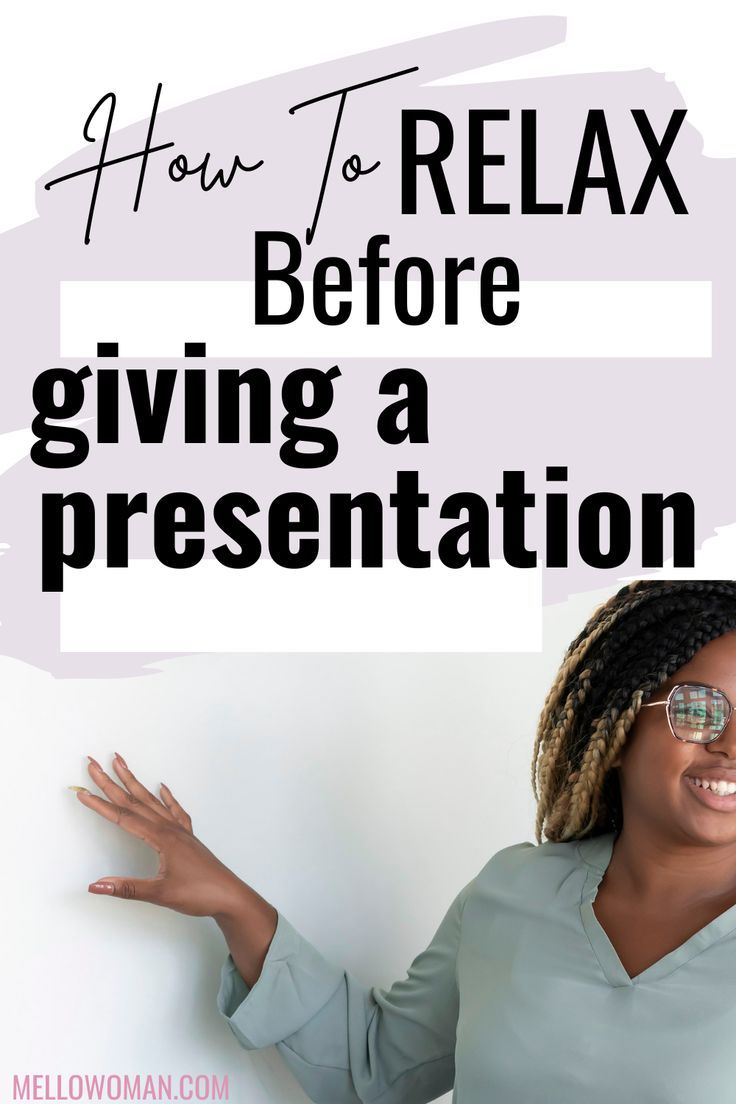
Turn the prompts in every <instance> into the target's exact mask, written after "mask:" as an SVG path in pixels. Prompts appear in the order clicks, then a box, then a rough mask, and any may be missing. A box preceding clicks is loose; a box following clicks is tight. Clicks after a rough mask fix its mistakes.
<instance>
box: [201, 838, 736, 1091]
mask: <svg viewBox="0 0 736 1104" xmlns="http://www.w3.org/2000/svg"><path fill="white" fill-rule="evenodd" d="M613 841H614V835H613V833H608V834H606V835H601V836H594V837H592V838H591V837H588V838H587V839H585V840H581V841H577V842H570V843H549V842H547V843H543V844H541V845H538V846H537V845H535V844H533V843H519V844H516V845H514V846H512V847H507V848H504V850H502V851H499V852H498V853H497V854H496V855H494V856H493V857H492V858H491V859H490V861H489V862H488V863H486V865H485V866H484V867H483V869H482V870H481V871H480V873H479V874H478V875H477V876H476V877H475V878H474V879H473V880H472V881H471V882H470V883H469V884H468V885H466V886H465V887H464V889H462V890H461V891H460V893H459V894H458V895H457V897H456V898H455V900H454V901H453V902H452V904H451V906H450V908H449V910H448V912H447V914H446V915H445V917H444V919H443V920H442V923H441V924H440V926H439V928H438V930H437V932H436V934H435V935H434V938H433V939H432V941H431V942H430V944H429V946H428V947H427V948H426V950H424V951H422V953H421V954H419V955H418V956H417V957H416V958H415V959H414V961H413V963H412V964H411V966H410V967H409V971H408V975H407V977H405V978H403V979H402V980H400V981H396V982H395V983H394V984H393V985H392V986H391V987H390V988H388V989H381V988H377V987H373V988H369V987H368V986H366V985H363V984H362V983H361V982H360V981H358V980H357V979H356V978H355V977H353V976H352V975H351V974H349V973H347V972H346V971H345V970H343V969H341V968H340V967H339V966H337V965H335V964H333V963H332V962H330V961H328V960H327V959H326V958H324V957H323V956H322V954H321V953H320V952H319V951H318V950H317V949H316V948H315V947H314V946H313V945H312V944H311V943H309V942H308V941H307V940H306V939H304V937H303V936H301V935H300V934H299V933H298V932H297V931H296V929H295V928H293V927H292V926H291V924H290V923H289V922H288V921H287V920H286V918H285V917H284V916H282V915H281V913H279V917H278V924H277V927H276V932H275V935H274V937H273V940H272V942H271V946H270V947H269V950H268V953H267V955H266V959H265V962H264V966H263V970H262V972H261V974H260V976H259V978H258V980H257V981H256V983H255V985H253V987H252V988H251V989H249V988H248V986H247V985H246V984H245V983H244V981H243V979H242V978H241V977H240V975H239V974H238V972H237V970H236V968H235V966H234V963H233V961H232V958H231V957H230V956H228V958H227V960H226V962H225V965H224V966H223V970H222V978H221V984H220V991H219V993H218V1007H219V1010H220V1012H221V1013H222V1014H223V1016H224V1017H225V1018H226V1019H227V1021H228V1023H229V1025H230V1027H231V1028H232V1031H233V1032H234V1034H235V1037H236V1038H237V1039H238V1041H239V1042H240V1043H241V1045H242V1046H243V1047H245V1048H246V1049H248V1050H253V1049H257V1048H260V1047H267V1046H271V1045H273V1044H275V1045H276V1047H277V1048H278V1050H279V1053H280V1054H281V1056H282V1058H283V1059H284V1061H285V1062H286V1063H287V1065H288V1066H289V1067H290V1069H291V1070H292V1072H293V1073H294V1075H295V1076H296V1078H297V1079H298V1081H299V1082H301V1085H302V1086H303V1088H304V1090H305V1091H306V1093H307V1095H308V1096H309V1097H310V1098H311V1099H312V1100H314V1101H317V1102H319V1104H356V1102H358V1101H362V1102H364V1104H368V1102H371V1104H373V1102H378V1101H380V1104H420V1102H422V1101H429V1100H434V1099H435V1098H436V1097H438V1096H441V1095H442V1094H443V1093H446V1092H448V1091H449V1090H450V1089H452V1088H453V1086H454V1092H453V1098H452V1099H453V1101H455V1102H456V1104H590V1102H591V1101H595V1102H596V1104H621V1102H622V1101H624V1102H625V1104H655V1102H656V1104H665V1102H666V1104H679V1102H682V1104H699V1102H701V1101H706V1100H719V1101H730V1100H736V939H735V938H734V935H735V933H736V905H735V906H733V907H732V908H729V909H728V910H727V911H726V912H724V913H722V914H721V916H719V917H717V918H716V919H715V920H713V921H712V922H711V923H709V924H707V925H706V926H705V927H704V928H702V929H701V930H700V931H699V932H697V933H696V934H695V935H693V936H692V937H691V938H690V939H688V940H687V941H686V942H685V943H683V944H682V945H681V946H680V947H678V948H677V949H676V950H674V951H671V952H670V953H669V954H666V955H665V956H664V957H663V958H661V959H659V961H658V962H655V963H654V964H653V965H652V966H650V967H649V968H648V969H646V970H644V971H643V972H642V973H640V974H638V975H637V976H636V977H634V978H631V977H629V975H628V974H627V973H626V970H625V969H624V967H623V965H622V963H621V961H620V959H619V957H618V955H617V954H616V951H615V950H614V948H613V945H612V944H611V942H610V940H609V939H608V937H607V935H606V934H605V932H604V930H603V928H602V927H601V925H600V924H599V922H598V920H597V919H596V916H595V913H594V911H593V901H594V899H595V895H596V892H597V889H598V885H599V883H600V881H601V879H602V877H603V873H604V871H605V869H606V866H607V865H608V862H609V860H610V858H611V854H612V850H613Z"/></svg>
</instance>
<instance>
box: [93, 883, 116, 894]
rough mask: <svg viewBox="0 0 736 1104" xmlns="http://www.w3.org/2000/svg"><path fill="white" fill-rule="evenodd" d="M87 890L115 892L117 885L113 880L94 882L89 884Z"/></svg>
mask: <svg viewBox="0 0 736 1104" xmlns="http://www.w3.org/2000/svg"><path fill="white" fill-rule="evenodd" d="M87 890H88V892H89V893H114V892H115V886H114V885H113V884H112V882H92V884H91V885H89V886H87Z"/></svg>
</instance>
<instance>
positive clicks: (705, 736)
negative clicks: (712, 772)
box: [670, 686, 730, 744]
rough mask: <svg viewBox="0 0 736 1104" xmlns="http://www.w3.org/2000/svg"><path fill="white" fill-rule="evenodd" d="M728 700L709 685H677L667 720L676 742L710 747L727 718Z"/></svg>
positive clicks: (728, 710)
mask: <svg viewBox="0 0 736 1104" xmlns="http://www.w3.org/2000/svg"><path fill="white" fill-rule="evenodd" d="M729 713H730V708H729V704H728V700H727V698H726V697H725V696H724V695H723V694H722V693H721V692H720V690H711V689H710V687H708V686H680V687H678V689H677V690H676V691H675V693H674V694H673V695H672V700H671V701H670V720H671V722H672V728H673V729H674V732H675V735H676V736H677V738H678V739H679V740H688V741H690V742H692V743H695V744H709V743H710V742H711V740H716V739H717V738H718V737H719V736H720V735H721V733H722V732H723V729H724V728H725V727H726V723H727V721H728V718H729Z"/></svg>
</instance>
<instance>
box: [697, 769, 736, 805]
mask: <svg viewBox="0 0 736 1104" xmlns="http://www.w3.org/2000/svg"><path fill="white" fill-rule="evenodd" d="M684 779H685V782H686V783H687V786H688V789H690V790H691V791H692V794H693V797H694V798H695V800H696V801H699V802H700V804H701V805H707V806H708V808H710V809H722V810H724V811H730V810H736V781H731V780H730V779H725V778H712V779H711V778H701V777H699V776H698V775H687V774H686V775H685V776H684Z"/></svg>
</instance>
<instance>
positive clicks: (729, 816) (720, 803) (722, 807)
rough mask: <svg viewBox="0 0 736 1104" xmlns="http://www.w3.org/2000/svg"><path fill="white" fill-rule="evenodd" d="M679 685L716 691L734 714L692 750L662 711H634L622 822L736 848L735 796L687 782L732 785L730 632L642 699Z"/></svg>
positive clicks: (735, 675) (733, 642)
mask: <svg viewBox="0 0 736 1104" xmlns="http://www.w3.org/2000/svg"><path fill="white" fill-rule="evenodd" d="M681 682H702V683H706V684H707V685H709V686H717V687H718V688H719V689H720V690H723V691H724V692H725V693H726V695H727V697H728V699H729V701H731V702H732V703H733V704H734V707H735V711H734V713H733V714H732V716H731V719H730V721H729V723H728V725H727V726H726V729H725V731H724V732H723V733H722V735H721V736H719V738H718V739H717V740H715V741H714V742H713V743H711V744H692V743H683V742H682V741H681V740H676V739H675V738H674V736H673V735H672V733H671V731H670V728H669V725H668V723H667V710H666V708H665V707H664V706H657V707H656V708H654V709H642V710H641V712H640V713H639V714H638V716H637V718H636V721H635V722H634V724H633V726H632V728H631V730H630V732H629V735H628V737H627V741H626V744H625V746H624V750H623V752H622V754H621V756H620V759H619V767H618V771H619V781H620V784H621V798H622V803H623V816H624V823H628V824H629V825H634V824H636V825H638V826H640V827H644V828H646V830H647V831H649V832H652V831H656V833H657V835H658V836H659V837H660V838H662V837H664V838H668V839H672V840H677V841H680V842H685V841H688V842H695V843H704V844H727V843H736V794H733V796H728V797H718V796H717V795H715V794H713V793H711V792H710V791H709V790H703V789H702V788H700V787H697V786H695V785H693V782H692V781H691V779H693V778H701V779H702V778H707V779H712V780H713V781H716V780H717V779H719V778H722V779H724V780H726V781H729V782H731V781H732V782H736V632H728V633H725V634H724V635H723V636H719V637H717V638H716V639H715V640H711V641H710V642H709V643H708V644H706V645H705V646H704V647H703V648H701V649H700V651H699V652H697V653H696V654H695V655H694V656H693V658H692V659H691V660H690V662H689V663H686V664H685V665H684V666H683V667H680V669H679V670H678V671H676V672H675V673H674V675H672V677H671V678H669V679H668V680H667V682H665V683H663V684H662V686H661V687H660V688H659V689H658V691H657V692H656V693H655V694H653V695H652V697H651V698H650V699H649V700H650V701H663V700H664V699H665V698H666V697H667V694H668V692H669V690H670V689H671V688H672V687H673V686H674V685H675V684H676V683H681Z"/></svg>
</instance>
